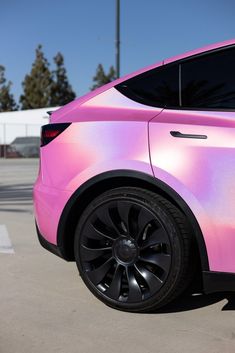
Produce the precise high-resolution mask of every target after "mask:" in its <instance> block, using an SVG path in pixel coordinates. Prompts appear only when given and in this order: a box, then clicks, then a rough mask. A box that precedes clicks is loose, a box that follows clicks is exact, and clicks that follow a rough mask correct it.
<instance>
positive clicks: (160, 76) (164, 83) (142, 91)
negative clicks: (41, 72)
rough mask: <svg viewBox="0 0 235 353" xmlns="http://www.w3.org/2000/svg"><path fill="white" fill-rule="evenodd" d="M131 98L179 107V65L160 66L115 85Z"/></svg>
mask: <svg viewBox="0 0 235 353" xmlns="http://www.w3.org/2000/svg"><path fill="white" fill-rule="evenodd" d="M115 87H116V88H117V89H118V90H119V91H120V92H121V93H122V94H124V95H125V96H127V97H128V98H131V99H132V100H134V101H136V102H139V103H142V104H145V105H150V106H154V107H160V108H161V107H162V108H164V107H166V108H167V107H168V108H177V107H179V67H178V65H177V64H173V65H167V66H161V67H158V68H156V69H153V70H150V71H148V72H146V73H143V74H141V75H138V76H136V77H133V78H131V79H129V80H127V81H125V82H122V83H120V84H119V85H116V86H115Z"/></svg>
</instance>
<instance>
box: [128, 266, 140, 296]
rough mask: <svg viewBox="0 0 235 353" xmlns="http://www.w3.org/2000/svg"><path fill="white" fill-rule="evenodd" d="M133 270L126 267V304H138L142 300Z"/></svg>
mask: <svg viewBox="0 0 235 353" xmlns="http://www.w3.org/2000/svg"><path fill="white" fill-rule="evenodd" d="M133 269H134V268H133V267H126V275H127V281H128V287H129V293H128V302H138V301H141V300H142V292H141V289H140V286H139V284H138V282H137V281H136V278H135V276H134V270H133Z"/></svg>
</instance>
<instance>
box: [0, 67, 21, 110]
mask: <svg viewBox="0 0 235 353" xmlns="http://www.w3.org/2000/svg"><path fill="white" fill-rule="evenodd" d="M11 86H12V83H11V81H8V82H7V80H6V78H5V67H4V66H2V65H0V112H9V111H12V110H17V109H18V106H17V104H16V102H15V100H14V97H13V94H11V93H10V90H11Z"/></svg>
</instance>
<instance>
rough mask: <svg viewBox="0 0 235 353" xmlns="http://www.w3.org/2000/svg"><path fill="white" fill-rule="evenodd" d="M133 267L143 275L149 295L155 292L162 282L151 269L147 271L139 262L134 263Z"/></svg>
mask: <svg viewBox="0 0 235 353" xmlns="http://www.w3.org/2000/svg"><path fill="white" fill-rule="evenodd" d="M135 268H136V270H137V271H138V272H139V274H140V275H141V276H143V278H144V280H145V282H146V283H147V285H148V288H149V291H150V295H152V294H154V293H156V292H157V291H158V290H159V289H160V288H161V286H162V283H163V282H162V281H161V280H160V278H158V277H157V276H155V275H154V274H153V273H152V272H151V271H149V270H148V269H146V268H145V267H143V266H142V265H140V264H135Z"/></svg>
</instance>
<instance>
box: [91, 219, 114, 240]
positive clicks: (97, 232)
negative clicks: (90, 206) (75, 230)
mask: <svg viewBox="0 0 235 353" xmlns="http://www.w3.org/2000/svg"><path fill="white" fill-rule="evenodd" d="M89 230H90V232H89ZM106 232H107V230H106V231H103V230H101V229H99V228H98V226H97V225H96V224H95V223H94V224H93V223H92V224H91V227H89V228H88V232H87V237H89V238H92V239H100V238H107V239H109V240H111V241H114V239H115V237H113V234H111V233H110V232H109V233H108V232H107V233H108V234H107V233H106Z"/></svg>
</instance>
